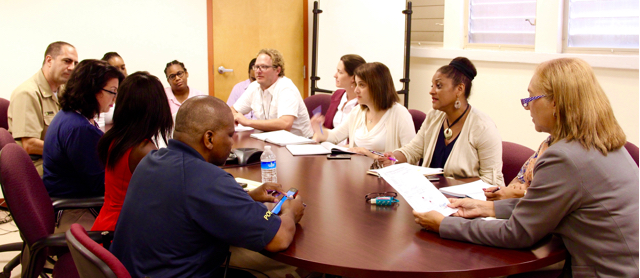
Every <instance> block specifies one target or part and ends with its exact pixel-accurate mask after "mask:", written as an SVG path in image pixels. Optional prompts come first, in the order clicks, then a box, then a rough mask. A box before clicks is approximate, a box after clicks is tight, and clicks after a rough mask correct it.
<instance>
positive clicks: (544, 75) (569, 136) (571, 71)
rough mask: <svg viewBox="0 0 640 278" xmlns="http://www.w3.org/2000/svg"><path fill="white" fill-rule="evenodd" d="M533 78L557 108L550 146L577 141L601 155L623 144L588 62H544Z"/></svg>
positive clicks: (623, 137)
mask: <svg viewBox="0 0 640 278" xmlns="http://www.w3.org/2000/svg"><path fill="white" fill-rule="evenodd" d="M535 76H537V77H538V80H537V82H536V84H533V85H534V86H536V87H537V88H539V89H541V90H542V91H543V92H544V94H545V95H547V97H548V98H550V99H552V100H553V101H554V102H555V105H556V110H555V115H554V116H555V120H556V126H555V128H554V130H552V131H551V136H552V137H553V141H552V142H551V144H554V143H556V142H558V141H560V140H563V139H564V140H566V141H569V142H570V141H572V140H576V141H578V142H580V144H581V145H582V146H583V147H585V148H586V149H591V148H595V149H596V150H598V151H600V152H601V153H602V154H603V155H607V153H608V152H609V151H613V150H616V149H619V148H620V147H622V146H623V145H624V144H625V142H626V140H627V139H626V136H625V134H624V131H622V128H621V127H620V125H619V124H618V121H617V120H616V117H615V116H614V114H613V109H612V108H611V104H610V103H609V99H608V98H607V96H606V95H605V93H604V91H603V90H602V87H600V83H598V80H597V79H596V76H595V74H594V72H593V69H592V68H591V66H589V64H587V62H585V61H583V60H581V59H578V58H560V59H555V60H551V61H547V62H544V63H542V64H540V65H539V66H538V68H537V69H536V72H535Z"/></svg>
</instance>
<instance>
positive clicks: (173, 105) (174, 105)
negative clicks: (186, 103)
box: [164, 87, 204, 114]
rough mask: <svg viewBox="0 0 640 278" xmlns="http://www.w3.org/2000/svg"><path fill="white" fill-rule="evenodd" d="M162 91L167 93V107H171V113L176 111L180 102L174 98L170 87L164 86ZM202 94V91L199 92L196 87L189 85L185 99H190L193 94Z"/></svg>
mask: <svg viewBox="0 0 640 278" xmlns="http://www.w3.org/2000/svg"><path fill="white" fill-rule="evenodd" d="M164 92H165V93H166V94H167V100H168V101H169V108H171V114H175V113H178V109H180V106H181V105H182V102H179V101H178V99H176V96H175V95H174V94H173V91H172V90H171V87H166V88H164ZM202 95H204V93H203V92H200V91H198V90H196V89H193V88H191V87H189V96H188V97H187V99H190V98H192V97H195V96H202Z"/></svg>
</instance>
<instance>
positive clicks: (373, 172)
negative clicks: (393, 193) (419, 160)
mask: <svg viewBox="0 0 640 278" xmlns="http://www.w3.org/2000/svg"><path fill="white" fill-rule="evenodd" d="M396 165H406V166H403V167H406V168H407V169H411V170H413V171H416V172H418V173H420V174H422V175H424V176H425V177H426V176H433V175H438V174H442V173H444V169H442V168H428V167H421V166H416V165H412V164H409V163H399V164H396ZM383 169H384V168H383ZM380 170H382V169H372V170H368V171H367V174H369V175H374V176H377V177H380Z"/></svg>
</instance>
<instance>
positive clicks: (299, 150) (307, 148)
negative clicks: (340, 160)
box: [287, 142, 355, 156]
mask: <svg viewBox="0 0 640 278" xmlns="http://www.w3.org/2000/svg"><path fill="white" fill-rule="evenodd" d="M287 150H289V152H290V153H291V154H292V155H294V156H295V155H319V154H355V153H354V152H350V151H349V150H348V148H346V147H341V146H338V145H335V144H332V143H329V142H322V143H321V144H318V145H287Z"/></svg>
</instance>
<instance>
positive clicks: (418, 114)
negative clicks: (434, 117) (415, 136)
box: [409, 109, 427, 133]
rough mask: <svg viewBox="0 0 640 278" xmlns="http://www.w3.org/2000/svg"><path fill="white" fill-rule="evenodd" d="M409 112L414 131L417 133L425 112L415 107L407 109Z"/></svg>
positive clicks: (425, 115)
mask: <svg viewBox="0 0 640 278" xmlns="http://www.w3.org/2000/svg"><path fill="white" fill-rule="evenodd" d="M409 114H411V118H413V127H414V128H415V129H416V133H418V130H420V127H421V126H422V123H423V122H424V119H425V118H426V117H427V114H425V113H424V112H422V111H420V110H417V109H409Z"/></svg>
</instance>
